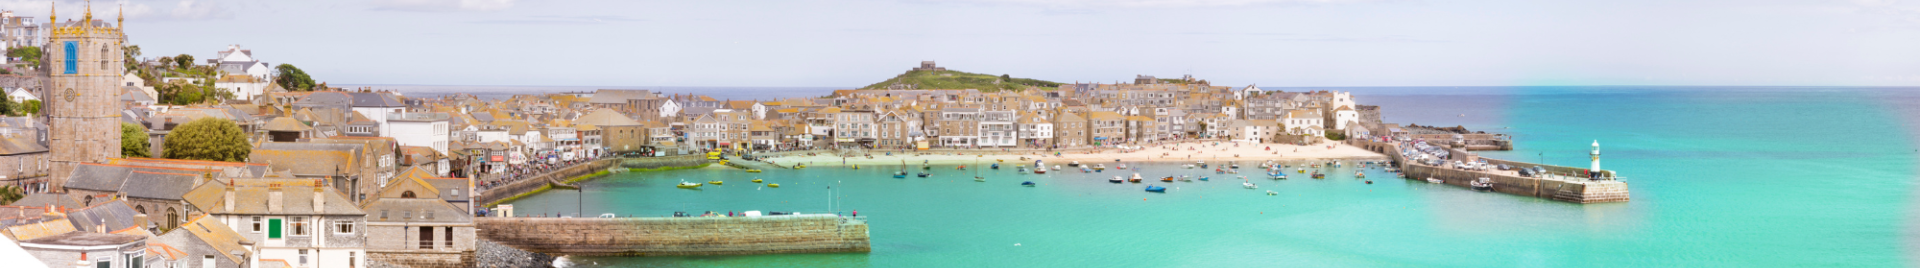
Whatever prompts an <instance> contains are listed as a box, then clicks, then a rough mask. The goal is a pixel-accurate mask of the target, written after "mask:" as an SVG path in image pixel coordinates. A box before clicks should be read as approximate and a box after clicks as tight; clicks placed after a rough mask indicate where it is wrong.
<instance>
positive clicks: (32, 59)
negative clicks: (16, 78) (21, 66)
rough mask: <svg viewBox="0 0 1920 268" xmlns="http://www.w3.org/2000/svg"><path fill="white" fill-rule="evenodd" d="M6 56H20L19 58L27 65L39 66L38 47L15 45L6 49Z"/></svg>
mask: <svg viewBox="0 0 1920 268" xmlns="http://www.w3.org/2000/svg"><path fill="white" fill-rule="evenodd" d="M7 57H11V58H20V60H22V61H26V62H27V66H34V68H39V66H40V47H17V48H13V49H8V50H7Z"/></svg>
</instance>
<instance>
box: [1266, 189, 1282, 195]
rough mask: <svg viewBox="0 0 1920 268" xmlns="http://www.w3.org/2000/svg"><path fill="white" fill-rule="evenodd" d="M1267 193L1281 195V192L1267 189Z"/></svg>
mask: <svg viewBox="0 0 1920 268" xmlns="http://www.w3.org/2000/svg"><path fill="white" fill-rule="evenodd" d="M1267 195H1280V192H1274V191H1273V190H1267Z"/></svg>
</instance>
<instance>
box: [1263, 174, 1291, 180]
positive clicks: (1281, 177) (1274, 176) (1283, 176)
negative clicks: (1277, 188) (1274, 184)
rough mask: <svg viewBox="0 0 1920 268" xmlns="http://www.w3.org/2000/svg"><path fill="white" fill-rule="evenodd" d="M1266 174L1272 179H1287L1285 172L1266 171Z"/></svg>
mask: <svg viewBox="0 0 1920 268" xmlns="http://www.w3.org/2000/svg"><path fill="white" fill-rule="evenodd" d="M1267 176H1268V177H1271V178H1273V179H1276V180H1284V179H1287V174H1286V173H1267Z"/></svg>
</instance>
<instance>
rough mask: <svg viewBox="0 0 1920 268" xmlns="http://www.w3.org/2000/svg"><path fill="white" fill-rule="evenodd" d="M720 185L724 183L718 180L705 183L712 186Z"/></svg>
mask: <svg viewBox="0 0 1920 268" xmlns="http://www.w3.org/2000/svg"><path fill="white" fill-rule="evenodd" d="M721 183H726V182H724V181H720V180H713V181H709V182H707V184H712V185H720V184H721Z"/></svg>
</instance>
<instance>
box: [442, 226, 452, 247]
mask: <svg viewBox="0 0 1920 268" xmlns="http://www.w3.org/2000/svg"><path fill="white" fill-rule="evenodd" d="M446 228H447V235H446V238H445V239H443V240H444V241H446V243H444V245H446V247H447V249H453V227H446Z"/></svg>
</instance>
